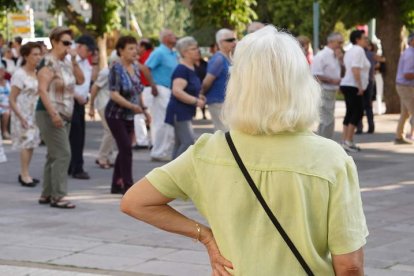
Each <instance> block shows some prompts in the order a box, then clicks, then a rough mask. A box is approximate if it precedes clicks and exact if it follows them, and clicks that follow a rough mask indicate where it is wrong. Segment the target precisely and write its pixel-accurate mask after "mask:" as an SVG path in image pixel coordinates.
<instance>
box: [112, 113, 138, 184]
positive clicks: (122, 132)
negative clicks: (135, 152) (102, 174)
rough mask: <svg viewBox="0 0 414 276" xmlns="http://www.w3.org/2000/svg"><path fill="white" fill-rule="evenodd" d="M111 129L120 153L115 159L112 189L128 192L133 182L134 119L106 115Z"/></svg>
mask: <svg viewBox="0 0 414 276" xmlns="http://www.w3.org/2000/svg"><path fill="white" fill-rule="evenodd" d="M106 122H107V123H108V126H109V129H110V130H111V132H112V135H113V136H114V139H115V141H116V145H117V146H118V155H117V156H116V159H115V165H114V173H113V175H112V185H111V188H112V190H117V189H121V188H123V189H124V191H125V192H126V191H127V190H128V189H129V188H130V187H131V186H132V184H134V183H133V180H132V146H131V145H132V141H131V137H132V135H133V133H134V121H132V120H131V121H128V120H122V119H113V118H108V117H106Z"/></svg>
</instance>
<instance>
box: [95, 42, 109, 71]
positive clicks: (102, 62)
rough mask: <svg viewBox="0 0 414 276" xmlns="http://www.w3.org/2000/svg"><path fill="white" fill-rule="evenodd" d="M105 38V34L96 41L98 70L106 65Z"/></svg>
mask: <svg viewBox="0 0 414 276" xmlns="http://www.w3.org/2000/svg"><path fill="white" fill-rule="evenodd" d="M106 37H107V34H103V35H102V36H99V37H98V38H97V39H96V40H97V44H98V48H99V69H102V68H104V67H105V66H107V64H108V57H107V50H106Z"/></svg>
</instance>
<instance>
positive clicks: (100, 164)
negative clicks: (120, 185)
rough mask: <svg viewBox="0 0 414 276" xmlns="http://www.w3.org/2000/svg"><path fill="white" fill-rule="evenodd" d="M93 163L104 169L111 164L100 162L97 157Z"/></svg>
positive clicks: (108, 167)
mask: <svg viewBox="0 0 414 276" xmlns="http://www.w3.org/2000/svg"><path fill="white" fill-rule="evenodd" d="M95 163H96V164H97V165H98V166H99V167H100V168H101V169H104V170H107V169H110V168H111V167H112V166H111V164H109V163H101V162H100V161H99V160H98V159H96V160H95Z"/></svg>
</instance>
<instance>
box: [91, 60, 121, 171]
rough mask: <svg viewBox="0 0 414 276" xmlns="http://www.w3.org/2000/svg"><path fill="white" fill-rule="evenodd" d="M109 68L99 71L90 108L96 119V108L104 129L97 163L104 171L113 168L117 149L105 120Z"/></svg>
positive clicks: (93, 86) (92, 116)
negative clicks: (113, 156)
mask: <svg viewBox="0 0 414 276" xmlns="http://www.w3.org/2000/svg"><path fill="white" fill-rule="evenodd" d="M108 78H109V67H105V68H103V69H102V70H101V71H99V74H98V78H97V79H96V81H95V82H94V84H93V85H92V88H91V99H90V106H89V116H90V117H91V118H95V108H96V110H97V111H98V114H99V117H100V118H101V123H102V127H103V131H104V132H103V136H102V141H101V145H100V146H99V151H98V158H97V159H96V160H95V163H96V164H97V165H98V166H99V167H100V168H102V169H110V168H111V167H112V154H113V151H114V148H115V140H114V138H113V136H112V133H111V130H110V129H109V126H108V123H107V122H106V119H105V107H106V105H107V104H108V101H109V83H108Z"/></svg>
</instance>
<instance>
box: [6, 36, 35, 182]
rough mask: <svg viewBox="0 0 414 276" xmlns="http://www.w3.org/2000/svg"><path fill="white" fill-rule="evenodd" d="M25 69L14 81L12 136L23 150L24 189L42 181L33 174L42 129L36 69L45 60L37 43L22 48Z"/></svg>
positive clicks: (27, 44) (21, 53)
mask: <svg viewBox="0 0 414 276" xmlns="http://www.w3.org/2000/svg"><path fill="white" fill-rule="evenodd" d="M20 55H21V57H22V67H20V68H18V69H17V70H16V72H15V73H14V74H13V76H12V79H11V93H10V107H11V109H12V111H13V112H12V115H11V136H12V142H13V148H14V149H19V150H20V174H19V176H18V181H19V183H20V184H21V185H22V186H25V187H34V186H36V184H37V183H39V180H38V179H36V178H32V177H31V176H30V172H29V166H30V161H31V160H32V156H33V150H34V148H37V147H38V146H39V143H40V134H39V128H38V127H37V125H36V120H35V108H36V104H37V101H38V99H39V92H38V82H37V76H36V66H37V65H38V63H39V61H40V58H41V56H40V55H41V47H40V45H39V44H38V43H36V42H28V43H26V44H24V45H23V46H22V47H21V48H20Z"/></svg>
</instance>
